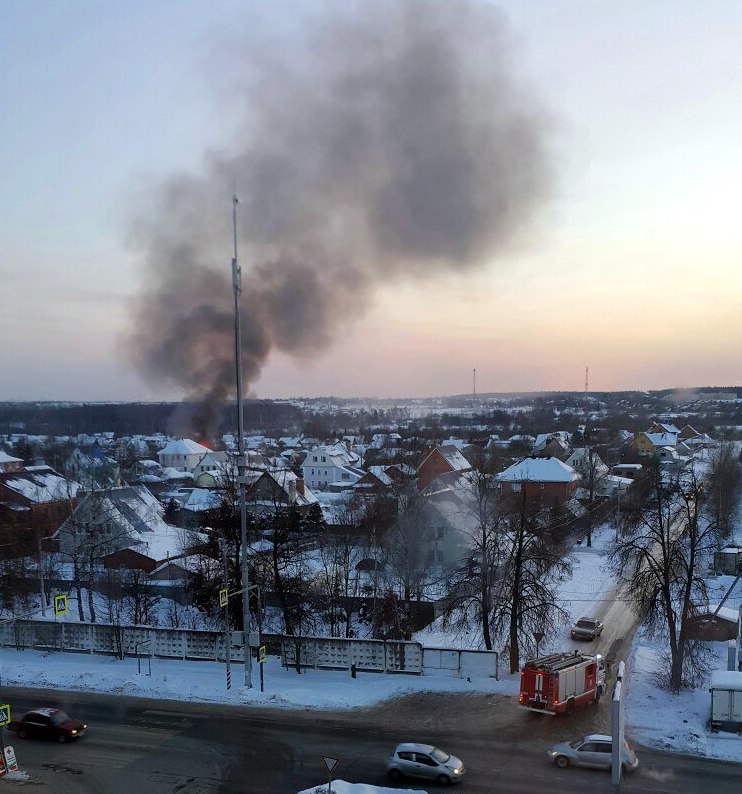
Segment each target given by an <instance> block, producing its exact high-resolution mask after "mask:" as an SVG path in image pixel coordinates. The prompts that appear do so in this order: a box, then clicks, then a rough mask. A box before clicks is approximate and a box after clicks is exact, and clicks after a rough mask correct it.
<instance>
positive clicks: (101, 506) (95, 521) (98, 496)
mask: <svg viewBox="0 0 742 794" xmlns="http://www.w3.org/2000/svg"><path fill="white" fill-rule="evenodd" d="M163 513H164V508H163V507H162V505H161V504H160V503H159V502H158V501H157V499H156V498H155V496H154V495H153V494H152V493H151V492H150V491H149V490H148V489H147V488H146V487H145V486H143V485H126V486H122V487H120V488H109V489H107V490H104V491H91V492H88V493H86V494H85V495H84V496H83V497H82V498H81V499H80V501H79V503H78V504H77V506H76V507H75V510H74V511H73V513H72V515H70V516H69V518H67V520H66V521H65V522H64V523H63V524H62V525H61V526H60V527H59V529H57V531H56V532H55V533H54V534H53V536H52V538H53V541H54V551H56V552H59V553H61V554H63V555H66V556H67V557H70V558H73V559H74V558H78V557H81V556H84V557H85V559H89V558H90V557H92V558H93V559H94V561H96V562H98V561H102V562H103V563H104V565H105V567H108V568H120V567H124V568H126V567H134V568H139V569H141V570H145V571H147V567H148V566H149V568H150V570H153V569H154V568H155V567H156V565H157V564H159V563H160V562H161V561H163V560H165V559H167V558H174V557H178V556H182V555H183V554H184V553H187V552H188V543H189V541H190V540H191V538H192V535H190V534H189V533H188V532H186V531H185V530H183V529H180V528H178V527H173V526H171V525H170V524H168V523H166V522H165V520H164V518H163ZM143 560H144V561H143ZM147 572H148V571H147Z"/></svg>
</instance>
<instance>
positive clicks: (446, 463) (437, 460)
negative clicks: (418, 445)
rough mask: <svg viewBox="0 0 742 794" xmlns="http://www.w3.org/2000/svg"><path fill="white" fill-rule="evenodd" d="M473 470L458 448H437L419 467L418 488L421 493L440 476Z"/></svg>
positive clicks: (444, 446)
mask: <svg viewBox="0 0 742 794" xmlns="http://www.w3.org/2000/svg"><path fill="white" fill-rule="evenodd" d="M471 468H472V467H471V464H470V463H469V461H468V460H467V459H466V458H465V457H464V456H463V454H462V453H461V452H460V451H459V450H458V449H456V447H451V446H446V445H443V446H439V447H435V449H433V450H431V452H429V453H428V455H427V456H426V457H425V459H424V460H423V462H422V463H421V464H420V465H419V466H418V467H417V488H418V490H419V491H423V490H425V488H427V486H428V485H429V483H430V482H431V481H432V480H433V478H434V477H437V476H438V475H439V474H447V473H450V472H465V471H471Z"/></svg>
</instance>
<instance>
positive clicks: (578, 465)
mask: <svg viewBox="0 0 742 794" xmlns="http://www.w3.org/2000/svg"><path fill="white" fill-rule="evenodd" d="M565 463H566V464H567V466H571V467H572V468H573V469H574V470H575V471H576V472H577V473H578V474H579V475H580V477H582V485H583V487H585V488H589V487H590V481H591V479H592V484H593V487H595V486H596V485H597V483H598V481H599V480H601V479H602V478H603V477H605V476H606V475H607V474H608V472H609V468H608V466H606V465H605V463H603V461H602V460H601V459H600V456H599V455H598V453H597V452H595V451H592V454H591V450H590V448H589V447H578V448H577V449H576V450H574V451H573V452H572V454H571V455H570V456H569V457H568V458H567V460H566V461H565Z"/></svg>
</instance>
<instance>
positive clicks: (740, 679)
mask: <svg viewBox="0 0 742 794" xmlns="http://www.w3.org/2000/svg"><path fill="white" fill-rule="evenodd" d="M711 689H734V690H736V691H737V692H740V691H742V673H740V672H739V671H737V670H714V671H712V673H711Z"/></svg>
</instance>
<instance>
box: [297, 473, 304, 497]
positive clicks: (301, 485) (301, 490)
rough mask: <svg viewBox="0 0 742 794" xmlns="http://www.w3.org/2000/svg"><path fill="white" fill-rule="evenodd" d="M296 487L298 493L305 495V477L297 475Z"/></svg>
mask: <svg viewBox="0 0 742 794" xmlns="http://www.w3.org/2000/svg"><path fill="white" fill-rule="evenodd" d="M295 487H296V493H298V494H299V496H304V478H303V477H297V479H296V483H295Z"/></svg>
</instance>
